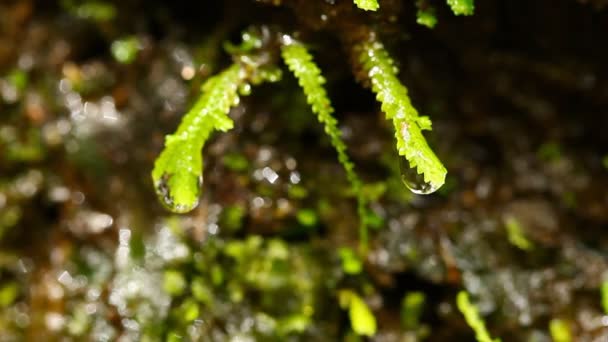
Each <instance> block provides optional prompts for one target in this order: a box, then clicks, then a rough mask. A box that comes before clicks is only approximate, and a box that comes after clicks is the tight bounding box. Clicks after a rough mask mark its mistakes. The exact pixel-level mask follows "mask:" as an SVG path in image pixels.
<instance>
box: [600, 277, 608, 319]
mask: <svg viewBox="0 0 608 342" xmlns="http://www.w3.org/2000/svg"><path fill="white" fill-rule="evenodd" d="M600 292H601V295H602V308H603V309H604V313H605V314H606V315H608V280H604V281H603V282H602V285H601V288H600Z"/></svg>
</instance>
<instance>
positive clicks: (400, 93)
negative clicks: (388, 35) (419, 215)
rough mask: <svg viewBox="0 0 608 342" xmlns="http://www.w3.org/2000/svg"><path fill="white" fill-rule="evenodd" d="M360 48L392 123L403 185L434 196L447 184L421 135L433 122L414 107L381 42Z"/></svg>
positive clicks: (374, 86) (376, 91)
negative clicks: (435, 192)
mask: <svg viewBox="0 0 608 342" xmlns="http://www.w3.org/2000/svg"><path fill="white" fill-rule="evenodd" d="M358 48H360V55H359V60H360V62H361V64H362V65H363V68H364V69H365V71H366V72H367V74H368V77H369V79H370V81H371V85H372V90H373V91H374V92H375V93H376V98H377V99H378V101H379V102H380V103H381V104H382V106H381V109H382V111H383V112H384V113H385V114H386V118H387V119H388V120H391V121H392V122H393V127H394V129H395V139H396V147H397V152H398V153H399V155H400V156H401V158H402V159H400V168H401V174H402V180H403V183H404V184H405V185H406V186H407V187H408V188H409V189H410V190H411V191H412V192H414V193H416V194H425V195H426V194H430V193H433V192H434V191H436V190H437V189H439V188H440V187H441V186H442V185H443V184H444V183H445V177H446V174H447V170H446V169H445V167H444V166H443V164H442V163H441V161H440V160H439V158H437V156H436V155H435V153H434V152H433V150H431V148H430V147H429V145H428V143H427V142H426V139H425V138H424V135H422V131H423V130H430V129H431V120H430V119H429V118H428V117H426V116H420V115H419V114H418V111H417V110H416V108H414V106H413V105H412V102H411V100H410V98H409V96H408V93H407V88H406V87H405V86H404V85H403V84H401V82H400V81H399V78H398V77H397V72H398V70H397V68H396V67H395V63H394V62H393V60H392V59H391V58H390V56H389V54H388V52H387V51H386V50H385V48H384V46H383V45H382V44H381V43H380V42H378V41H375V40H370V41H368V42H366V43H363V44H362V45H361V46H359V47H358Z"/></svg>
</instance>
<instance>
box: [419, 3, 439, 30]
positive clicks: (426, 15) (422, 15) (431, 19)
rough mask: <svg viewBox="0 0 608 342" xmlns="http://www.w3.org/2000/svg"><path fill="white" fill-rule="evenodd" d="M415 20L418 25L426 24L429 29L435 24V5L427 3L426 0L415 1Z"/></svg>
mask: <svg viewBox="0 0 608 342" xmlns="http://www.w3.org/2000/svg"><path fill="white" fill-rule="evenodd" d="M416 8H417V9H418V11H417V12H416V22H417V23H418V24H419V25H422V26H426V27H428V28H430V29H432V28H434V27H435V25H437V14H436V13H435V12H436V11H435V7H433V6H432V5H431V4H429V3H428V1H426V0H418V1H416Z"/></svg>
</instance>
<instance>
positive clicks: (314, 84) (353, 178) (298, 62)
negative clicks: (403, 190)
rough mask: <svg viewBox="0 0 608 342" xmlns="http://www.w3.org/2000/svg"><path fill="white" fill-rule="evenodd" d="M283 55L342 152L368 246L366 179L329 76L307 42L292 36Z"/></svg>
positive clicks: (337, 149)
mask: <svg viewBox="0 0 608 342" xmlns="http://www.w3.org/2000/svg"><path fill="white" fill-rule="evenodd" d="M282 56H283V60H284V61H285V64H287V66H288V68H289V70H291V71H292V72H293V74H294V75H295V77H296V78H297V79H298V83H299V84H300V86H301V87H302V89H303V90H304V94H305V95H306V99H307V102H308V104H309V105H310V106H311V107H312V111H313V112H314V113H315V114H317V118H318V119H319V121H320V122H321V123H322V124H323V125H325V133H326V134H327V135H328V136H329V138H330V141H331V144H332V145H333V147H334V148H335V149H336V152H337V153H338V160H339V161H340V163H341V164H342V166H343V167H344V170H345V171H346V178H347V179H348V181H349V182H350V184H351V187H352V190H353V192H354V193H355V195H356V196H357V207H358V212H359V217H360V219H361V228H360V235H361V236H360V238H361V244H362V246H366V245H367V227H366V225H365V217H366V215H365V206H366V204H365V202H366V201H365V197H364V195H363V191H362V182H361V180H360V179H359V177H358V176H357V174H356V173H355V171H354V168H355V166H354V164H353V163H352V162H351V161H350V158H349V157H348V154H346V144H345V143H344V141H343V140H342V138H341V132H340V130H339V129H338V121H337V120H336V118H334V116H333V112H334V109H333V107H332V105H331V102H330V100H329V97H328V96H327V92H326V91H325V88H324V86H323V84H324V83H325V78H324V77H323V76H322V75H321V70H320V69H319V67H317V65H316V64H315V62H314V61H313V58H312V56H311V55H310V53H309V52H308V50H307V49H306V47H305V46H304V45H302V44H300V43H298V42H295V41H293V40H290V44H286V45H284V46H283V47H282Z"/></svg>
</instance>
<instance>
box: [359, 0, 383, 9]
mask: <svg viewBox="0 0 608 342" xmlns="http://www.w3.org/2000/svg"><path fill="white" fill-rule="evenodd" d="M354 1H355V5H357V7H359V8H360V9H362V10H365V11H376V10H378V8H380V5H379V4H378V1H377V0H354Z"/></svg>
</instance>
